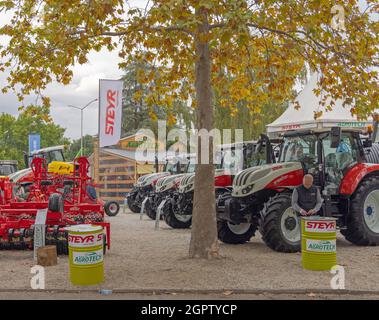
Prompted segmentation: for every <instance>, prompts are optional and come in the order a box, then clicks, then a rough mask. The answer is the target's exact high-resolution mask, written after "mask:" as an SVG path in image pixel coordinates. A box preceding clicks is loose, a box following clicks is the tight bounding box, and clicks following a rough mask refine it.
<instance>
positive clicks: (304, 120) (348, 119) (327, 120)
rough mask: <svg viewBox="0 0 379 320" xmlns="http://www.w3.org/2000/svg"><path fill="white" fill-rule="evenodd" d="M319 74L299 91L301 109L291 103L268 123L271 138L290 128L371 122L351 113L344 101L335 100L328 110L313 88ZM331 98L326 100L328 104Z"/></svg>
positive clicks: (298, 100)
mask: <svg viewBox="0 0 379 320" xmlns="http://www.w3.org/2000/svg"><path fill="white" fill-rule="evenodd" d="M318 77H319V75H318V74H317V73H314V74H313V75H312V76H311V78H310V80H309V82H308V83H307V85H306V86H305V87H304V89H303V90H302V91H301V92H300V93H299V95H298V96H297V98H296V100H295V101H297V102H299V104H300V109H298V110H296V109H295V106H294V104H292V103H291V104H290V106H289V107H288V108H287V110H286V111H284V113H283V114H282V115H281V116H280V117H279V118H278V119H276V120H275V121H274V122H272V123H270V124H269V125H267V134H268V136H269V137H270V138H274V137H277V136H278V135H279V134H280V133H282V132H284V131H288V130H299V129H322V128H331V127H337V126H339V127H345V128H346V127H348V128H357V129H363V128H365V127H366V126H367V125H368V124H369V122H367V121H358V120H357V119H356V118H355V117H353V116H352V115H351V113H350V108H348V107H343V105H342V101H341V100H337V101H334V102H335V105H334V106H333V110H332V111H326V110H325V108H324V107H322V106H321V105H320V104H319V102H320V100H321V98H322V97H321V96H319V97H318V96H316V94H315V93H314V92H313V89H315V88H316V87H317V81H318ZM329 102H330V99H329V100H327V101H326V105H328V103H329ZM319 111H322V115H321V117H319V118H318V119H317V120H315V119H314V114H315V112H319Z"/></svg>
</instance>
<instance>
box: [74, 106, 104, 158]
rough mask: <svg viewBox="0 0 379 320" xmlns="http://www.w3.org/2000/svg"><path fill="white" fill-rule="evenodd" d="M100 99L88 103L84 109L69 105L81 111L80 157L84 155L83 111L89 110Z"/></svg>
mask: <svg viewBox="0 0 379 320" xmlns="http://www.w3.org/2000/svg"><path fill="white" fill-rule="evenodd" d="M97 100H98V99H93V100H91V101H90V102H88V103H87V104H86V105H85V106H84V107H82V108H80V107H77V106H73V105H71V104H69V105H68V107H70V108H75V109H79V110H80V155H81V156H82V155H83V110H84V109H85V108H87V107H88V106H89V105H90V104H91V103H93V102H95V101H97Z"/></svg>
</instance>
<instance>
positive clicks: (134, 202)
mask: <svg viewBox="0 0 379 320" xmlns="http://www.w3.org/2000/svg"><path fill="white" fill-rule="evenodd" d="M155 166H156V170H157V172H155V173H150V174H146V175H143V176H141V177H140V178H138V180H137V181H136V183H135V184H134V186H133V189H132V191H131V192H130V193H129V194H128V195H127V197H126V199H127V204H128V207H129V209H130V210H131V211H132V212H134V213H140V212H141V210H145V209H144V208H143V202H144V200H145V199H147V197H148V196H149V194H150V193H151V192H152V191H153V186H154V184H155V183H156V182H157V181H158V179H159V178H163V177H167V176H170V175H175V174H180V173H183V172H184V170H185V168H186V162H185V163H183V162H180V159H179V158H178V157H170V158H168V159H167V160H166V163H165V165H164V168H163V172H158V159H157V158H156V164H155ZM146 201H147V200H146ZM145 203H146V202H145Z"/></svg>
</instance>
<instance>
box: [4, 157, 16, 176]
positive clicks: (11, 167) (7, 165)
mask: <svg viewBox="0 0 379 320" xmlns="http://www.w3.org/2000/svg"><path fill="white" fill-rule="evenodd" d="M16 171H17V161H16V160H0V176H9V175H10V174H12V173H14V172H16Z"/></svg>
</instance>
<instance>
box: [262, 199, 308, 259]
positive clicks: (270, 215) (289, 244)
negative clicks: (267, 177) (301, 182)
mask: <svg viewBox="0 0 379 320" xmlns="http://www.w3.org/2000/svg"><path fill="white" fill-rule="evenodd" d="M289 207H291V195H290V194H277V195H275V196H274V197H273V198H271V199H270V200H269V201H268V202H267V203H266V205H265V206H264V208H263V210H262V219H261V223H260V230H259V231H260V232H261V234H262V240H263V241H264V243H265V244H266V245H267V246H268V247H269V248H271V249H273V250H275V251H278V252H299V251H300V250H301V241H289V240H288V239H286V238H285V236H284V234H283V231H282V229H281V218H282V215H283V213H284V212H285V210H287V209H288V208H289ZM296 223H297V222H296ZM299 232H300V228H299Z"/></svg>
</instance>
